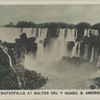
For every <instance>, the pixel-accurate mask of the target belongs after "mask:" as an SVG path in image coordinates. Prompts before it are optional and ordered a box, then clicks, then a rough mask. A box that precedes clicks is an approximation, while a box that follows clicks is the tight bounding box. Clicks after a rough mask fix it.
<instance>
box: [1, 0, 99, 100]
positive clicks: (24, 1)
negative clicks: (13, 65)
mask: <svg viewBox="0 0 100 100" xmlns="http://www.w3.org/2000/svg"><path fill="white" fill-rule="evenodd" d="M0 5H100V1H99V0H88V1H87V0H83V1H82V0H0ZM0 91H1V90H0ZM22 91H24V90H22ZM26 91H27V90H26ZM33 91H34V90H33ZM42 91H51V90H42ZM58 91H59V90H58ZM77 91H79V90H77ZM83 91H86V90H83ZM87 91H88V90H87ZM0 100H100V96H99V95H96V96H91V95H90V96H80V95H79V96H63V97H62V96H60V95H59V96H38V97H36V96H35V97H34V96H11V95H9V96H7V95H5V96H0Z"/></svg>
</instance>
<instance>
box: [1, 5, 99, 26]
mask: <svg viewBox="0 0 100 100" xmlns="http://www.w3.org/2000/svg"><path fill="white" fill-rule="evenodd" d="M21 20H25V21H33V22H35V23H44V22H66V23H73V24H76V23H79V22H83V21H85V22H90V23H91V24H94V23H98V22H100V6H99V5H98V6H92V5H88V6H81V5H80V6H79V5H74V6H72V5H71V6H68V5H22V6H21V5H13V6H12V5H9V6H8V5H0V25H3V24H7V23H9V22H17V21H21Z"/></svg>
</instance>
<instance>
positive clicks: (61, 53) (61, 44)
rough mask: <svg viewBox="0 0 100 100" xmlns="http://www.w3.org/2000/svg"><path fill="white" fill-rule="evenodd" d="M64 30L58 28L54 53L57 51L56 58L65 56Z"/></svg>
mask: <svg viewBox="0 0 100 100" xmlns="http://www.w3.org/2000/svg"><path fill="white" fill-rule="evenodd" d="M65 30H66V29H60V30H59V31H60V32H59V37H58V39H57V44H55V45H58V48H55V53H56V52H58V53H57V55H58V58H59V59H60V58H62V57H63V56H65V41H64V35H65Z"/></svg>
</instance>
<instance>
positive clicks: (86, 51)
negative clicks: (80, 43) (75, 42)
mask: <svg viewBox="0 0 100 100" xmlns="http://www.w3.org/2000/svg"><path fill="white" fill-rule="evenodd" d="M87 56H88V46H87V45H85V50H84V57H83V58H84V59H87Z"/></svg>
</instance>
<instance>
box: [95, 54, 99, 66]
mask: <svg viewBox="0 0 100 100" xmlns="http://www.w3.org/2000/svg"><path fill="white" fill-rule="evenodd" d="M96 66H97V67H100V55H99V58H98V61H97V65H96Z"/></svg>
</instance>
